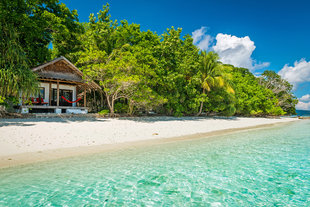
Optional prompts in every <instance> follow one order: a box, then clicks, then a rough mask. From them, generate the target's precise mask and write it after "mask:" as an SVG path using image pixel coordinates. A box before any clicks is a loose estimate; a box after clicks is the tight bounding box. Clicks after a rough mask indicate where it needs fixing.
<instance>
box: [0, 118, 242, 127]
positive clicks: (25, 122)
mask: <svg viewBox="0 0 310 207" xmlns="http://www.w3.org/2000/svg"><path fill="white" fill-rule="evenodd" d="M112 119H117V120H128V121H135V122H142V123H154V122H162V121H165V122H166V121H202V120H210V119H212V120H223V119H226V120H237V117H216V116H212V117H203V116H201V117H171V116H150V117H147V116H143V117H118V118H96V117H89V116H87V117H37V118H34V117H33V118H24V119H23V118H13V119H0V127H5V126H22V127H23V126H34V125H35V124H36V123H38V122H51V123H52V122H54V123H55V122H57V123H70V122H106V121H110V120H112Z"/></svg>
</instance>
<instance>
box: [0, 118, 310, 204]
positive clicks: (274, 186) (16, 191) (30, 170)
mask: <svg viewBox="0 0 310 207" xmlns="http://www.w3.org/2000/svg"><path fill="white" fill-rule="evenodd" d="M309 195H310V121H300V122H295V123H290V124H285V125H282V126H277V127H273V128H264V129H259V130H251V131H247V132H238V133H234V134H229V135H225V136H216V137H209V138H204V139H193V140H186V141H178V142H174V143H165V144H160V145H155V146H145V147H137V148H134V147H129V148H128V149H126V150H122V151H114V152H106V153H102V154H96V155H91V156H83V157H75V158H69V159H62V160H58V161H51V162H45V163H39V164H33V165H26V166H21V167H14V168H9V169H3V170H0V206H66V205H67V206H92V205H95V206H96V205H97V206H103V205H104V206H171V205H175V206H310V196H309Z"/></svg>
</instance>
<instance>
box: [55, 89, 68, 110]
mask: <svg viewBox="0 0 310 207" xmlns="http://www.w3.org/2000/svg"><path fill="white" fill-rule="evenodd" d="M61 96H63V97H65V98H66V99H67V100H70V101H72V97H73V91H72V90H67V89H59V106H72V103H68V102H67V101H65V100H64V99H63V98H61ZM56 105H57V89H53V96H52V106H56Z"/></svg>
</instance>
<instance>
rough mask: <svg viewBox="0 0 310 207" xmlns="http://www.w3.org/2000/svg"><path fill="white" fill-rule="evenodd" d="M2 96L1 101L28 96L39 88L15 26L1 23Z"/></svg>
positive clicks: (0, 73)
mask: <svg viewBox="0 0 310 207" xmlns="http://www.w3.org/2000/svg"><path fill="white" fill-rule="evenodd" d="M0 31H2V32H1V33H0V39H1V40H2V41H0V97H2V98H1V102H2V103H3V102H5V101H9V100H13V99H16V98H14V97H19V95H21V97H25V98H27V97H28V96H29V95H30V94H31V93H34V92H36V90H37V89H38V81H37V77H36V75H35V74H33V73H32V71H31V70H30V69H29V65H28V61H27V58H26V56H25V53H24V51H23V49H22V47H21V45H20V44H19V41H18V35H17V32H16V31H15V29H14V28H12V27H11V26H10V25H7V24H5V23H1V24H0Z"/></svg>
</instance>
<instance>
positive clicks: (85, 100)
mask: <svg viewBox="0 0 310 207" xmlns="http://www.w3.org/2000/svg"><path fill="white" fill-rule="evenodd" d="M84 107H86V89H84Z"/></svg>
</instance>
